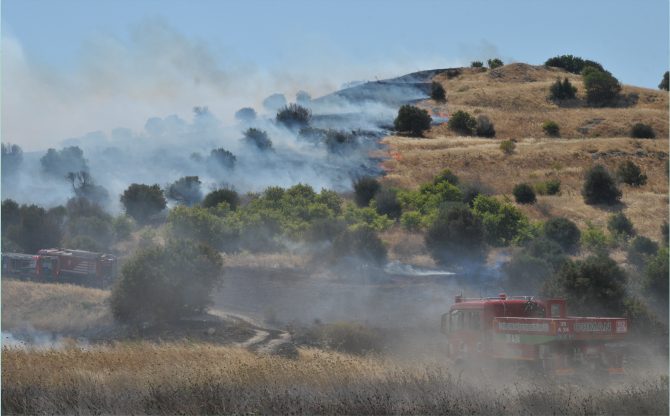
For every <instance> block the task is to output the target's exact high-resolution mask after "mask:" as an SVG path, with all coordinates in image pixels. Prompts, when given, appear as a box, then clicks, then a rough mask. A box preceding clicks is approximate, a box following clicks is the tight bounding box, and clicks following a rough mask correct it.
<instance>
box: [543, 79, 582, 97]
mask: <svg viewBox="0 0 670 416" xmlns="http://www.w3.org/2000/svg"><path fill="white" fill-rule="evenodd" d="M576 92H577V87H573V86H572V84H570V81H569V80H568V77H565V79H564V80H563V82H561V79H560V78H556V82H555V83H553V84H552V85H551V86H550V87H549V93H550V94H551V98H552V99H554V100H569V99H572V98H575V93H576Z"/></svg>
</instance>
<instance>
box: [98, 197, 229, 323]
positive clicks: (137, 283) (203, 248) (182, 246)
mask: <svg viewBox="0 0 670 416" xmlns="http://www.w3.org/2000/svg"><path fill="white" fill-rule="evenodd" d="M181 208H184V209H188V208H186V207H181ZM222 279H223V259H222V258H221V255H220V254H219V253H218V252H217V251H216V250H214V249H213V248H211V247H209V246H207V245H206V244H197V245H196V243H194V242H192V241H186V240H175V241H170V242H168V244H167V245H166V246H160V245H154V246H150V247H148V248H146V249H143V250H138V251H136V255H135V257H133V258H131V259H129V260H126V261H125V262H124V263H123V265H122V266H121V276H120V277H119V279H118V282H117V284H116V285H114V289H113V291H112V295H111V296H110V299H109V303H110V307H111V309H112V314H113V315H114V318H115V319H117V320H118V321H120V322H124V323H126V322H143V321H144V320H146V319H151V320H153V321H159V322H160V321H173V320H177V319H179V318H181V317H183V316H187V315H189V314H191V313H194V312H203V311H206V310H207V309H208V308H209V306H210V305H212V304H213V303H214V302H213V300H212V296H211V294H212V291H213V290H214V289H215V288H217V287H220V286H221V283H222Z"/></svg>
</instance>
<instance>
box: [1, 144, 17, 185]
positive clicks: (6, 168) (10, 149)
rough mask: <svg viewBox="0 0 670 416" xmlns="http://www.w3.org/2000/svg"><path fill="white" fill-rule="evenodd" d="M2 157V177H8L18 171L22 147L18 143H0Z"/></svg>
mask: <svg viewBox="0 0 670 416" xmlns="http://www.w3.org/2000/svg"><path fill="white" fill-rule="evenodd" d="M0 146H1V148H2V159H1V160H0V166H1V168H2V175H1V176H2V177H10V176H12V175H16V174H17V173H18V170H19V168H20V167H21V164H22V163H23V149H21V146H19V145H18V144H11V143H6V144H5V143H1V144H0Z"/></svg>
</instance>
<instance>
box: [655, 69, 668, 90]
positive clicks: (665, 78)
mask: <svg viewBox="0 0 670 416" xmlns="http://www.w3.org/2000/svg"><path fill="white" fill-rule="evenodd" d="M668 74H670V72H668V71H665V74H663V80H661V83H660V84H658V89H659V90H663V91H668V87H669V85H670V84H668Z"/></svg>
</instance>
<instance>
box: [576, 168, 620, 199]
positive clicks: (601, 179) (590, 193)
mask: <svg viewBox="0 0 670 416" xmlns="http://www.w3.org/2000/svg"><path fill="white" fill-rule="evenodd" d="M622 195H623V193H622V192H621V190H620V189H619V188H617V186H616V181H615V180H614V178H612V175H610V173H609V172H608V171H607V169H605V167H604V166H602V165H595V166H593V167H591V168H590V169H589V170H587V171H586V174H585V175H584V186H582V197H584V202H585V203H587V204H602V203H605V204H608V205H612V204H614V203H616V202H618V201H619V200H620V199H621V196H622Z"/></svg>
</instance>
